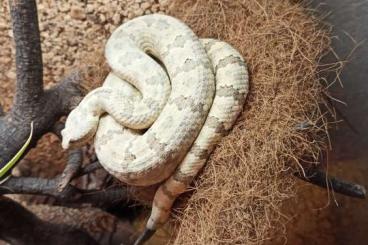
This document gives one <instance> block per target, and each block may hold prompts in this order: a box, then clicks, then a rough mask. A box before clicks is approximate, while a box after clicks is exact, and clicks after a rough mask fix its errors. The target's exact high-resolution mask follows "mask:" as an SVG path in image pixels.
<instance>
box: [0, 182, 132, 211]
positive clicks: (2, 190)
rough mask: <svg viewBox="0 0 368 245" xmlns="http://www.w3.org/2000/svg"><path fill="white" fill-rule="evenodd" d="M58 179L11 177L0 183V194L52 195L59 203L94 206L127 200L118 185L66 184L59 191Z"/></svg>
mask: <svg viewBox="0 0 368 245" xmlns="http://www.w3.org/2000/svg"><path fill="white" fill-rule="evenodd" d="M58 184H59V180H58V178H55V179H42V178H33V177H12V178H10V179H9V180H7V181H6V182H5V183H3V184H2V185H0V195H4V194H33V195H45V196H51V197H54V198H55V199H56V200H57V203H58V204H60V205H66V206H70V205H78V204H82V203H88V204H91V205H92V206H95V207H106V206H112V205H113V204H116V203H117V202H121V201H124V202H128V201H129V193H128V190H127V189H126V188H124V187H122V186H120V185H116V186H111V187H109V188H106V189H104V190H82V189H79V188H77V187H74V186H72V185H70V184H69V185H67V186H66V187H65V188H64V189H63V190H62V191H61V192H60V191H59V190H58Z"/></svg>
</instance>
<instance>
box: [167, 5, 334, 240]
mask: <svg viewBox="0 0 368 245" xmlns="http://www.w3.org/2000/svg"><path fill="white" fill-rule="evenodd" d="M169 14H172V15H174V16H176V17H179V18H180V19H182V20H184V21H185V22H186V23H187V24H189V25H190V26H191V27H192V28H193V30H195V32H196V33H197V34H198V35H199V36H200V37H212V38H218V39H221V40H225V41H227V42H229V43H231V44H232V45H233V46H234V47H236V48H237V49H238V50H239V51H240V52H241V53H242V54H243V55H244V57H245V59H246V60H247V62H248V66H249V71H250V74H251V89H250V94H249V97H248V100H247V103H246V106H245V110H244V113H243V115H242V116H241V118H240V119H239V121H238V123H237V124H236V126H235V128H234V129H233V131H232V132H231V133H230V135H229V136H228V137H226V138H225V139H224V140H223V141H222V143H221V145H220V146H219V147H218V148H217V149H216V151H215V153H214V154H213V156H212V158H211V159H210V161H209V162H208V164H207V166H206V167H205V170H204V171H203V174H202V175H201V176H200V177H199V178H198V180H197V181H196V183H195V187H194V189H195V192H194V193H193V195H192V196H191V197H190V198H189V199H188V200H187V202H184V203H186V204H185V205H184V207H182V208H179V209H178V214H179V215H177V219H178V220H179V221H180V222H178V223H179V225H178V231H177V236H176V238H175V241H174V244H260V243H262V241H264V240H266V239H268V238H269V236H270V231H271V230H275V229H279V228H280V227H282V226H280V222H279V221H280V218H281V217H282V216H283V215H282V213H281V212H280V206H281V203H282V201H285V200H286V199H287V198H289V197H291V196H292V195H293V194H294V190H293V186H294V182H295V181H294V179H293V178H291V177H289V176H290V173H291V171H295V170H296V169H300V168H299V166H300V162H301V159H302V158H303V159H309V160H310V161H311V162H316V161H317V157H318V154H319V151H320V149H321V147H323V146H324V142H325V141H324V137H321V133H322V135H325V134H324V133H325V125H326V124H325V122H324V116H323V115H322V113H321V111H320V110H319V105H318V104H319V102H320V100H321V91H322V89H323V88H322V85H321V84H320V82H319V78H318V72H317V68H318V63H319V59H320V57H321V56H322V54H323V52H324V51H326V49H327V48H328V47H329V43H330V39H329V35H328V34H329V33H328V32H327V31H326V30H325V29H323V27H322V26H321V25H320V21H318V20H317V19H316V18H314V17H313V16H312V15H310V14H309V13H308V12H307V11H306V9H305V7H303V6H302V5H301V4H300V3H295V2H294V1H278V0H274V1H267V0H258V1H257V0H250V1H245V0H244V1H220V0H184V1H174V2H173V3H172V4H171V6H170V8H169ZM301 123H302V124H303V125H307V127H306V128H304V129H303V130H300V129H298V125H301ZM182 203H183V202H182Z"/></svg>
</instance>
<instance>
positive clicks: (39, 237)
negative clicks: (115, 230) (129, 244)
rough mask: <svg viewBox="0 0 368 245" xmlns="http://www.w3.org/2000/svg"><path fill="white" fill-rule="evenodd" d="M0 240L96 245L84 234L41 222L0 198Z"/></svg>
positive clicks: (20, 243) (32, 244) (22, 243)
mask: <svg viewBox="0 0 368 245" xmlns="http://www.w3.org/2000/svg"><path fill="white" fill-rule="evenodd" d="M0 213H1V216H0V239H2V240H4V241H6V242H8V243H10V244H15V245H26V244H27V245H36V244H37V245H40V244H41V245H42V244H55V245H57V244H58V245H61V244H86V245H87V244H88V245H90V244H91V245H95V244H96V245H97V242H96V241H95V240H94V239H92V238H91V237H90V236H89V235H88V234H87V233H86V232H84V231H82V230H79V229H76V228H72V227H69V226H66V225H57V224H52V223H49V222H46V221H42V220H40V219H39V218H37V217H36V216H35V215H33V214H32V213H31V212H30V211H28V210H27V209H25V208H24V207H22V206H21V205H19V204H18V203H16V202H14V201H13V200H11V199H9V198H6V197H0Z"/></svg>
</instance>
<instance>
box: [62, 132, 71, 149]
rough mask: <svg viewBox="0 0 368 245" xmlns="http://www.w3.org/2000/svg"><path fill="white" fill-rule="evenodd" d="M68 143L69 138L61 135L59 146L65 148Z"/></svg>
mask: <svg viewBox="0 0 368 245" xmlns="http://www.w3.org/2000/svg"><path fill="white" fill-rule="evenodd" d="M69 145H70V139H69V138H68V137H65V136H64V135H63V140H62V142H61V147H63V149H64V150H66V149H68V148H69Z"/></svg>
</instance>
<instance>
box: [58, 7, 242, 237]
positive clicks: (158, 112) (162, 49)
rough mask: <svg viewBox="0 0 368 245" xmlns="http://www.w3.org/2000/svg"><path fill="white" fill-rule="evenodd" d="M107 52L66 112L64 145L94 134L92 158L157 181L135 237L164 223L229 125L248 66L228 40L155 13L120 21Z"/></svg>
mask: <svg viewBox="0 0 368 245" xmlns="http://www.w3.org/2000/svg"><path fill="white" fill-rule="evenodd" d="M105 56H106V59H107V62H108V64H109V65H110V67H111V70H112V72H111V73H110V74H109V75H108V77H107V78H106V80H105V82H104V84H103V86H102V87H100V88H97V89H95V90H93V91H91V92H90V93H89V94H88V95H87V96H86V97H85V98H84V99H83V100H82V102H81V103H80V104H79V105H78V106H77V107H76V108H75V109H74V110H73V111H72V112H71V113H70V115H69V116H68V118H67V121H66V126H65V129H64V130H63V131H62V135H63V142H62V145H63V147H64V148H65V149H66V148H68V147H69V145H70V144H72V145H81V144H84V143H85V142H86V141H87V140H88V139H90V138H91V137H93V136H95V142H94V144H95V148H96V154H97V157H98V159H99V161H100V163H101V164H102V165H103V167H104V168H105V169H106V170H107V171H108V172H109V173H111V174H112V175H113V176H115V177H116V178H118V179H119V180H121V181H122V182H125V183H128V184H131V185H137V186H148V185H152V184H156V183H161V182H162V183H161V185H160V187H159V189H158V190H157V192H156V194H155V197H154V201H153V207H152V212H151V216H150V218H149V220H148V223H147V226H146V231H145V234H144V235H143V236H142V237H141V239H140V241H139V242H137V244H138V243H140V242H141V241H143V240H146V238H147V237H149V236H150V234H152V233H153V232H154V231H155V230H156V229H157V228H159V227H160V226H161V225H162V224H164V223H165V222H166V220H167V219H168V216H169V214H170V209H171V207H172V204H173V202H174V200H175V199H176V197H177V196H178V195H180V194H181V193H183V192H184V191H186V188H187V187H188V185H189V184H190V183H191V181H192V180H193V178H194V177H195V176H196V175H197V173H198V172H199V171H200V169H201V168H202V167H203V165H204V164H205V162H206V161H207V159H208V157H209V155H210V154H211V152H212V151H213V149H214V147H215V146H216V144H217V143H218V142H219V140H220V139H221V138H222V137H223V136H224V135H225V134H226V133H227V132H228V131H229V130H230V129H231V127H232V125H233V124H234V122H235V120H236V118H237V117H238V115H239V113H240V112H241V110H242V107H243V104H244V102H245V98H246V95H247V92H248V73H247V68H246V65H245V63H244V61H243V58H242V57H241V55H240V54H239V53H238V52H237V51H236V50H235V49H233V48H232V47H231V46H230V45H228V44H227V43H225V42H221V41H217V40H213V39H201V40H199V39H198V37H197V36H196V35H195V34H194V33H193V31H192V30H191V29H190V28H189V27H188V26H186V25H185V24H184V23H182V22H181V21H179V20H177V19H175V18H173V17H170V16H166V15H158V14H154V15H146V16H142V17H138V18H135V19H133V20H131V21H129V22H127V23H125V24H123V25H121V26H120V27H118V28H117V29H116V30H115V31H114V32H113V34H112V35H111V37H110V38H109V39H108V41H107V44H106V48H105ZM215 78H216V82H215Z"/></svg>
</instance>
